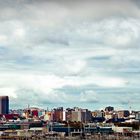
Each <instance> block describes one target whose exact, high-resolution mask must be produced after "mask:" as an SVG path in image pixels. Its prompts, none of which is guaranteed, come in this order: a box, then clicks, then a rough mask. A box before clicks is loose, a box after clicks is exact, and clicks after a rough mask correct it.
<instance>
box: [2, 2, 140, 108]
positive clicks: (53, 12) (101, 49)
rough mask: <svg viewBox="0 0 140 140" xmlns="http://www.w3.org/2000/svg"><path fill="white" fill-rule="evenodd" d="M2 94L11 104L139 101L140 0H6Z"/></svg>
mask: <svg viewBox="0 0 140 140" xmlns="http://www.w3.org/2000/svg"><path fill="white" fill-rule="evenodd" d="M0 31H1V32H0V96H7V95H8V96H9V98H10V108H24V107H26V106H27V105H28V104H31V105H32V106H37V107H50V108H53V107H59V106H64V107H67V106H69V107H74V106H79V107H84V108H88V109H92V108H93V109H94V108H95V109H100V108H104V107H106V106H113V107H115V108H120V109H121V108H125V109H129V108H130V107H131V108H132V109H134V110H139V109H140V104H139V102H140V86H139V85H140V84H139V83H140V59H139V56H140V45H139V40H140V2H139V1H137V0H125V1H121V0H118V1H115V0H107V1H106V2H105V1H104V0H100V1H97V0H87V1H84V0H76V1H73V0H72V1H67V0H39V1H38V0H30V1H29V0H21V1H19V0H13V1H11V0H4V1H3V0H0Z"/></svg>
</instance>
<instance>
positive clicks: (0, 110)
mask: <svg viewBox="0 0 140 140" xmlns="http://www.w3.org/2000/svg"><path fill="white" fill-rule="evenodd" d="M8 113H9V97H8V96H0V114H8Z"/></svg>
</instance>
